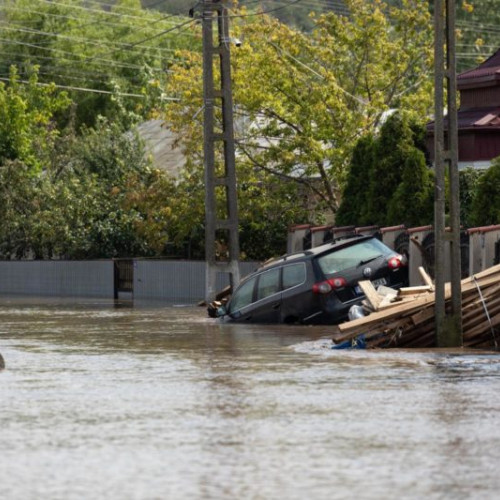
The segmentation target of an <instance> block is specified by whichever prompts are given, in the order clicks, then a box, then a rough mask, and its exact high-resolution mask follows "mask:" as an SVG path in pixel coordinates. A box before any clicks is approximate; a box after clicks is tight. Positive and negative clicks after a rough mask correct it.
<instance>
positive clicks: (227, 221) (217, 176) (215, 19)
mask: <svg viewBox="0 0 500 500" xmlns="http://www.w3.org/2000/svg"><path fill="white" fill-rule="evenodd" d="M214 28H215V29H214ZM215 30H216V31H217V35H218V37H217V38H218V43H217V45H214V31H215ZM202 36H203V101H204V167H205V260H206V288H205V299H206V301H207V302H210V301H212V300H213V299H214V298H215V294H216V291H217V290H216V279H217V274H218V273H227V274H229V280H230V284H231V286H232V287H233V288H234V287H235V286H236V285H237V284H238V282H239V280H240V273H239V263H238V260H239V253H240V247H239V235H238V204H237V191H236V168H235V148H234V127H233V97H232V90H231V66H230V52H229V42H230V38H229V16H228V12H227V8H226V7H225V5H224V3H223V2H221V1H220V0H203V4H202ZM217 62H218V64H216V63H217ZM216 81H218V82H220V84H219V88H217V89H216V88H215V82H216ZM221 149H222V150H221ZM221 242H223V244H224V245H225V246H224V254H225V255H222V256H221V255H219V259H221V260H218V255H217V251H216V245H217V244H218V243H219V248H220V243H221ZM226 252H227V253H226ZM220 253H221V252H219V254H220Z"/></svg>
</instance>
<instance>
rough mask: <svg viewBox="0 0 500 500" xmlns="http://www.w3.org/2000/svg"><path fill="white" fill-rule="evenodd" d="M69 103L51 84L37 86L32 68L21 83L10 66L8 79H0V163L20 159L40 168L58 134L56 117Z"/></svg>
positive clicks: (35, 73) (37, 168)
mask: <svg viewBox="0 0 500 500" xmlns="http://www.w3.org/2000/svg"><path fill="white" fill-rule="evenodd" d="M69 104H70V101H69V100H68V98H67V97H66V95H65V94H64V93H58V92H56V90H55V88H54V86H48V87H40V86H38V77H37V71H36V68H35V69H34V70H33V71H32V73H31V74H30V75H29V80H28V83H27V84H26V85H23V84H21V83H20V82H19V75H18V74H17V71H16V69H15V68H14V67H11V69H10V80H9V82H8V83H7V84H5V83H3V82H0V166H1V164H2V163H4V162H5V161H6V160H20V161H21V162H24V163H26V165H28V166H29V167H31V168H32V169H34V170H40V169H41V167H42V163H43V161H44V160H46V159H47V158H48V157H49V156H50V150H51V147H52V145H53V144H54V141H55V139H56V137H57V135H58V128H57V123H56V121H57V120H56V116H57V114H58V113H60V112H62V111H64V110H66V109H67V108H68V107H69Z"/></svg>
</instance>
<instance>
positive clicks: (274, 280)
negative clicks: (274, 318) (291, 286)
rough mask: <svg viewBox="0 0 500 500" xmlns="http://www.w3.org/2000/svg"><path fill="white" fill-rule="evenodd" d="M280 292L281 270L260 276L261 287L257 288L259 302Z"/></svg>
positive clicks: (272, 270) (274, 270)
mask: <svg viewBox="0 0 500 500" xmlns="http://www.w3.org/2000/svg"><path fill="white" fill-rule="evenodd" d="M279 291H280V270H279V268H277V269H271V270H270V271H266V272H265V273H262V274H261V275H260V276H259V285H258V287H257V300H261V299H265V298H266V297H269V295H273V294H275V293H278V292H279Z"/></svg>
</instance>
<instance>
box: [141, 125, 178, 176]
mask: <svg viewBox="0 0 500 500" xmlns="http://www.w3.org/2000/svg"><path fill="white" fill-rule="evenodd" d="M137 131H138V133H139V135H140V137H141V138H142V139H143V140H144V142H145V146H146V152H147V153H148V154H151V155H152V157H153V163H154V166H155V167H156V168H159V169H162V170H165V171H166V172H168V173H169V174H170V175H172V176H173V177H174V178H177V177H179V175H180V172H181V170H182V168H183V167H184V165H185V163H186V158H185V157H184V154H183V153H182V150H181V149H180V148H179V147H176V139H177V136H176V135H175V134H174V133H173V132H172V131H171V130H169V129H168V128H167V127H166V126H165V123H164V122H163V120H149V121H147V122H143V123H141V124H140V125H139V126H138V127H137Z"/></svg>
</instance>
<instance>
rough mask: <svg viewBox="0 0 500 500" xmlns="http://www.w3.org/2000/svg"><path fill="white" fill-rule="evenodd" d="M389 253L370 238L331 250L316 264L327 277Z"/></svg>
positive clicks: (387, 249)
mask: <svg viewBox="0 0 500 500" xmlns="http://www.w3.org/2000/svg"><path fill="white" fill-rule="evenodd" d="M391 253H393V252H392V250H391V249H390V248H389V247H387V246H386V245H384V244H383V243H382V242H381V241H379V240H377V239H376V238H372V239H369V240H365V241H360V242H359V243H355V244H354V245H350V246H348V247H344V248H340V249H337V250H335V249H333V250H332V251H331V252H330V253H327V254H323V255H321V256H319V257H318V258H317V262H318V264H319V267H320V268H321V270H322V271H323V273H324V274H327V275H328V274H335V273H338V272H340V271H343V270H344V269H349V268H352V267H357V266H359V265H362V264H363V263H364V262H369V261H370V260H373V259H376V258H377V257H381V256H384V255H390V254H391Z"/></svg>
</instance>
